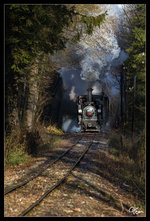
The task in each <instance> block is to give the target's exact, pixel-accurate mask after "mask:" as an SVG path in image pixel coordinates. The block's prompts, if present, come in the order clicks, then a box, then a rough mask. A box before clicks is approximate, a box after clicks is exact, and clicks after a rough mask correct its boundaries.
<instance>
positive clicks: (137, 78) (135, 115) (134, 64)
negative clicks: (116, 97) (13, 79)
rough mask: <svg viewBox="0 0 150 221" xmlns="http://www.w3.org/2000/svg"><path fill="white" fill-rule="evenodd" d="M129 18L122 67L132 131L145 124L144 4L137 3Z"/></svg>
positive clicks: (139, 128) (138, 129) (141, 127)
mask: <svg viewBox="0 0 150 221" xmlns="http://www.w3.org/2000/svg"><path fill="white" fill-rule="evenodd" d="M129 19H130V27H131V28H130V33H129V35H128V36H127V39H128V42H129V47H128V48H127V49H126V52H127V53H128V55H129V57H128V59H127V60H126V61H125V67H124V68H125V69H126V72H127V112H128V119H127V120H128V123H129V125H130V126H131V128H132V133H133V132H134V130H136V131H140V130H141V129H143V128H144V125H145V54H146V53H145V40H146V39H145V5H144V4H140V5H137V6H136V8H134V11H132V17H130V18H129Z"/></svg>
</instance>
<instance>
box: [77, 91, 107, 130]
mask: <svg viewBox="0 0 150 221" xmlns="http://www.w3.org/2000/svg"><path fill="white" fill-rule="evenodd" d="M92 91H93V89H92V88H88V89H87V92H88V93H87V95H80V96H77V112H78V114H77V115H78V126H79V127H80V131H81V132H90V131H94V132H101V131H102V128H104V126H105V125H106V123H107V121H108V116H109V98H108V96H107V95H106V94H105V93H104V91H102V92H101V94H99V95H95V94H92Z"/></svg>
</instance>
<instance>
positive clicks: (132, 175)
mask: <svg viewBox="0 0 150 221" xmlns="http://www.w3.org/2000/svg"><path fill="white" fill-rule="evenodd" d="M108 144H109V146H110V147H111V149H110V150H111V153H112V154H113V155H114V156H115V158H116V160H117V162H118V164H120V165H121V164H123V165H124V167H121V168H120V173H121V175H122V176H123V177H124V179H125V180H127V182H128V183H130V184H131V185H133V186H134V187H135V189H137V191H138V192H139V195H140V196H144V195H145V132H144V131H141V132H140V133H139V134H135V135H134V137H133V138H132V137H131V136H129V135H126V134H123V133H121V131H120V132H118V131H117V132H113V133H111V135H110V137H109V141H108Z"/></svg>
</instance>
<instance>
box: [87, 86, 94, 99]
mask: <svg viewBox="0 0 150 221" xmlns="http://www.w3.org/2000/svg"><path fill="white" fill-rule="evenodd" d="M87 91H88V100H89V102H92V91H93V89H92V88H88V89H87Z"/></svg>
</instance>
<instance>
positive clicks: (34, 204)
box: [18, 142, 93, 216]
mask: <svg viewBox="0 0 150 221" xmlns="http://www.w3.org/2000/svg"><path fill="white" fill-rule="evenodd" d="M92 144H93V142H91V143H90V144H89V145H88V147H87V148H86V149H85V151H84V152H83V153H82V155H81V156H80V157H79V159H78V160H77V161H76V163H75V164H74V165H73V166H72V167H71V169H70V170H69V171H68V172H67V173H66V175H65V176H64V177H63V178H62V179H61V180H59V181H58V182H57V183H56V184H55V185H53V186H52V187H51V188H50V189H49V190H47V191H46V192H45V193H44V194H43V195H42V196H41V197H40V198H39V199H38V200H37V201H36V202H35V203H33V204H31V205H30V206H29V207H28V208H27V209H25V210H24V211H23V212H21V213H20V214H19V215H18V216H25V215H26V214H27V213H29V212H30V211H31V210H32V209H33V208H34V207H36V206H37V205H38V204H39V203H40V202H41V201H42V200H43V199H44V198H45V197H46V196H47V195H48V194H49V193H50V192H52V191H53V190H54V189H56V187H58V186H59V185H60V184H61V183H63V182H64V181H65V179H66V178H67V177H68V175H69V174H70V173H71V171H72V170H73V169H74V168H75V167H76V166H77V164H78V163H79V162H80V161H81V159H82V158H83V157H84V155H85V154H86V152H87V151H88V150H89V148H90V147H91V145H92Z"/></svg>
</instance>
